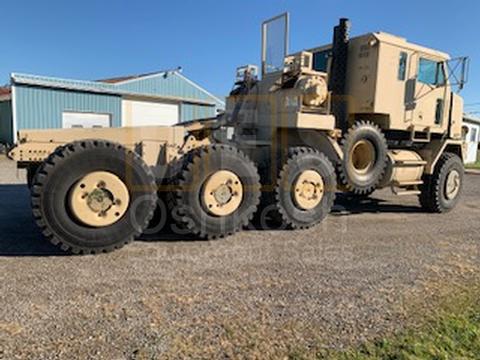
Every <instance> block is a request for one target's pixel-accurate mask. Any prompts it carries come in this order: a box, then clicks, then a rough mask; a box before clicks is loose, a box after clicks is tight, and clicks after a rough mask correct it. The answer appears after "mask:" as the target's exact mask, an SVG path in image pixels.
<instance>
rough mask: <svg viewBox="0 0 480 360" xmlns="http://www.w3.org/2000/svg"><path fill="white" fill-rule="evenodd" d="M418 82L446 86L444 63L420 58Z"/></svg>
mask: <svg viewBox="0 0 480 360" xmlns="http://www.w3.org/2000/svg"><path fill="white" fill-rule="evenodd" d="M418 81H420V82H421V83H424V84H428V85H444V84H445V71H444V69H443V63H442V62H436V61H432V60H428V59H424V58H420V63H419V65H418Z"/></svg>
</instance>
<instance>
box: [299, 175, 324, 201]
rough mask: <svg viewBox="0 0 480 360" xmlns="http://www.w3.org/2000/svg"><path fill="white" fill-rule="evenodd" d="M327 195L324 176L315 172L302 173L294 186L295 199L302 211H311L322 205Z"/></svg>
mask: <svg viewBox="0 0 480 360" xmlns="http://www.w3.org/2000/svg"><path fill="white" fill-rule="evenodd" d="M324 193H325V184H324V182H323V179H322V176H321V175H320V174H319V173H318V172H317V171H314V170H306V171H304V172H302V173H301V174H300V175H299V176H298V177H297V179H296V181H295V182H294V185H293V199H294V200H295V203H296V205H297V206H298V207H299V208H300V209H302V210H311V209H314V208H315V207H317V206H318V204H320V202H321V201H322V199H323V194H324Z"/></svg>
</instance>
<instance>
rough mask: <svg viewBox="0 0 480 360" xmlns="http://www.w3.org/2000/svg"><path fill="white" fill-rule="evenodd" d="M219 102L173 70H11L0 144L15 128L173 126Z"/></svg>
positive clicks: (2, 97) (209, 113)
mask: <svg viewBox="0 0 480 360" xmlns="http://www.w3.org/2000/svg"><path fill="white" fill-rule="evenodd" d="M224 107H225V103H224V102H223V101H222V100H221V99H219V98H218V97H216V96H214V95H212V94H211V93H209V92H208V91H206V90H205V89H203V88H202V87H200V86H199V85H197V84H195V83H194V82H192V81H191V80H189V79H187V78H186V77H185V76H184V75H182V74H181V72H180V71H179V70H171V71H160V72H155V73H151V74H143V75H133V76H125V77H121V78H113V79H104V80H98V81H82V80H70V79H59V78H52V77H44V76H36V75H26V74H12V76H11V84H10V86H9V87H7V88H0V143H4V144H12V143H14V142H15V141H16V133H17V131H18V130H21V129H58V128H72V127H121V126H149V125H173V124H176V123H179V122H184V121H189V120H193V119H201V118H210V117H215V116H216V115H217V114H218V112H221V111H222V110H223V109H224Z"/></svg>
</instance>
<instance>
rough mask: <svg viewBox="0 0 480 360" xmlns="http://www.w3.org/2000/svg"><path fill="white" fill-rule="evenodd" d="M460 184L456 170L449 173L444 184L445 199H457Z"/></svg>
mask: <svg viewBox="0 0 480 360" xmlns="http://www.w3.org/2000/svg"><path fill="white" fill-rule="evenodd" d="M460 183H461V177H460V173H459V172H458V171H457V170H452V171H450V173H449V174H448V176H447V181H446V182H445V197H446V198H447V199H448V200H453V199H455V198H456V197H457V195H458V193H459V192H460Z"/></svg>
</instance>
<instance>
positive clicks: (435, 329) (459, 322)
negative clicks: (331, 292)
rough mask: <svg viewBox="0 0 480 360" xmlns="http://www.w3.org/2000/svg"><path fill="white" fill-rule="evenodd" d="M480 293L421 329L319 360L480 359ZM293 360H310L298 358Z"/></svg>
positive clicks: (447, 307)
mask: <svg viewBox="0 0 480 360" xmlns="http://www.w3.org/2000/svg"><path fill="white" fill-rule="evenodd" d="M479 295H480V291H478V290H475V291H473V292H470V291H469V292H468V293H464V294H461V295H458V296H455V298H450V299H448V300H447V301H446V302H445V303H444V304H442V306H441V307H440V310H439V311H438V313H436V314H434V315H431V316H430V317H429V319H428V320H427V321H426V322H425V323H424V324H423V325H422V326H420V327H419V328H417V329H410V330H407V331H405V332H404V333H403V334H399V335H397V336H393V337H391V338H386V339H382V340H379V341H373V342H370V343H366V344H363V345H362V346H360V347H359V348H357V349H352V350H349V351H346V352H333V351H324V352H321V353H320V354H318V355H317V358H318V359H332V360H347V359H348V360H350V359H352V360H370V359H372V360H373V359H391V360H393V359H398V360H410V359H412V360H413V359H425V360H430V359H431V360H434V359H435V360H437V359H438V360H441V359H480V300H479ZM291 358H306V357H301V356H300V357H296V356H292V357H291Z"/></svg>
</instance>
